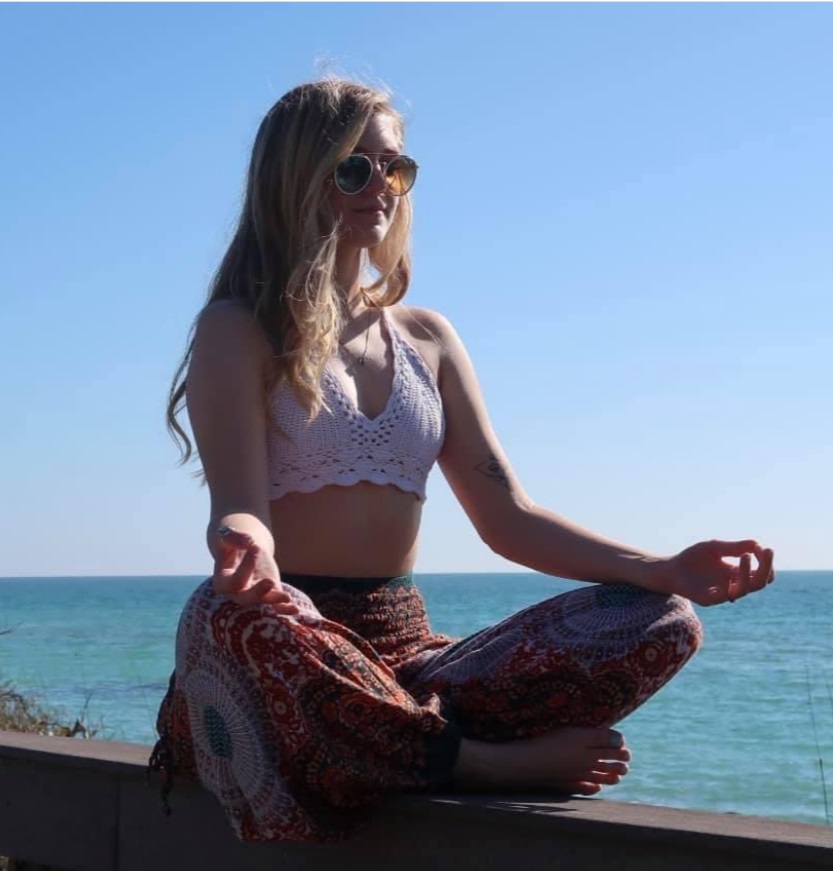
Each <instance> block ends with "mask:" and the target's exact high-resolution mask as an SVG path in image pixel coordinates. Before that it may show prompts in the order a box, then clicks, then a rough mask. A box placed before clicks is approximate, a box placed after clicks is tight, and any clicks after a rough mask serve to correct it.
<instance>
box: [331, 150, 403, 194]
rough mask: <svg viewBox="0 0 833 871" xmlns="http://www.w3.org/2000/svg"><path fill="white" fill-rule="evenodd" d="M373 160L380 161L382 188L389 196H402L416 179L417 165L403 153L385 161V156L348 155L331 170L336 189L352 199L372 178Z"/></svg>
mask: <svg viewBox="0 0 833 871" xmlns="http://www.w3.org/2000/svg"><path fill="white" fill-rule="evenodd" d="M375 157H378V158H380V163H381V167H382V176H383V178H384V180H385V188H386V189H387V192H388V193H389V194H393V195H394V196H395V197H402V196H404V195H405V194H406V193H408V191H409V190H410V189H411V188H412V187H413V186H414V182H415V181H416V176H417V169H419V167H418V166H417V162H416V161H415V160H414V159H413V158H411V157H407V156H406V155H404V154H397V155H394V156H393V157H391V158H390V159H389V160H385V158H386V157H387V155H384V154H379V155H377V154H373V155H371V154H351V155H350V156H349V157H345V158H344V160H342V161H341V162H340V163H338V164H337V166H336V168H335V170H334V171H333V181H334V182H335V186H336V187H337V188H338V189H339V190H340V191H341V193H343V194H346V195H347V196H349V197H351V196H353V195H354V194H360V193H361V192H362V191H363V190H364V189H365V188H366V187H367V186H368V185H369V184H370V179H372V178H373V172H374V170H375V169H376V161H375V160H374V159H373V158H375Z"/></svg>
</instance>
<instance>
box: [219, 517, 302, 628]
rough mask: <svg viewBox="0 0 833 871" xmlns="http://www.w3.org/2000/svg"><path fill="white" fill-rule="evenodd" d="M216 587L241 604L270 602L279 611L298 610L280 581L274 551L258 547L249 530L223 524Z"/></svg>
mask: <svg viewBox="0 0 833 871" xmlns="http://www.w3.org/2000/svg"><path fill="white" fill-rule="evenodd" d="M214 551H215V556H214V574H213V576H212V580H213V581H214V589H215V590H216V591H217V592H218V593H220V594H221V595H223V596H228V598H229V599H231V600H232V601H233V602H236V603H237V604H238V605H271V606H272V607H273V608H274V609H275V611H277V612H278V613H279V614H286V615H289V616H292V615H295V614H298V613H299V612H298V606H297V605H296V604H295V603H294V602H293V601H292V600H291V599H290V597H289V594H288V593H287V592H286V591H285V590H284V589H283V587H282V586H281V582H280V572H279V571H278V566H277V563H276V562H275V558H274V556H273V555H272V554H271V553H267V552H266V551H265V550H263V548H261V547H259V546H258V545H257V544H256V543H255V540H254V539H253V538H252V536H251V535H249V534H248V533H246V532H242V531H241V530H239V529H232V528H231V527H229V526H222V527H220V529H218V530H217V543H216V546H215V548H214Z"/></svg>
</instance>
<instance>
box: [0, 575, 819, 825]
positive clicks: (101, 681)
mask: <svg viewBox="0 0 833 871" xmlns="http://www.w3.org/2000/svg"><path fill="white" fill-rule="evenodd" d="M200 581H201V578H184V577H170V578H165V577H155V578H48V579H47V578H44V579H34V578H28V579H13V578H9V579H0V630H3V629H9V630H11V631H10V632H9V633H8V634H4V635H0V678H3V679H8V680H12V681H14V683H15V684H16V685H17V687H18V688H19V689H21V690H23V691H25V692H32V693H34V694H36V695H37V697H38V698H39V700H41V701H42V702H44V703H47V704H49V705H50V706H57V707H60V708H61V709H63V711H64V712H65V714H66V716H67V717H69V718H74V717H75V716H76V715H77V714H78V713H80V712H81V711H82V709H83V708H84V706H85V704H87V707H88V714H87V719H88V722H90V723H92V724H96V723H100V724H101V725H102V726H103V737H106V738H110V739H112V740H120V741H137V742H141V743H147V744H149V743H151V742H152V741H153V739H154V728H153V723H154V718H155V715H156V708H157V706H158V704H159V701H160V700H161V698H162V695H163V694H164V691H165V688H166V685H167V679H168V676H169V673H170V670H171V668H172V664H173V644H174V634H175V631H176V623H177V619H178V617H179V611H180V609H181V607H182V605H183V603H184V602H185V600H186V598H187V597H188V595H189V593H190V592H191V590H192V589H193V587H194V586H195V585H196V584H197V583H199V582H200ZM418 582H419V584H420V587H421V588H422V590H423V593H424V594H425V599H426V602H427V604H428V610H429V613H430V615H431V619H432V624H433V626H434V628H435V629H436V630H437V631H440V632H447V633H450V634H454V635H466V634H469V633H471V632H474V631H476V630H477V629H480V628H482V627H484V626H487V625H489V624H491V623H494V622H496V621H497V620H499V619H501V618H503V617H505V616H507V615H508V614H510V613H512V612H513V611H516V610H518V609H519V608H522V607H524V606H526V605H529V604H532V603H533V602H536V601H540V600H541V599H543V598H546V597H547V596H550V595H553V594H555V593H558V592H561V591H563V590H567V589H572V588H574V587H575V584H572V583H569V582H566V581H560V580H557V579H553V578H547V577H543V576H541V575H534V574H529V575H517V574H515V575H497V574H492V575H421V576H419V577H418ZM698 612H699V614H700V617H701V619H702V621H703V623H704V625H705V628H706V641H705V645H704V647H703V649H702V650H701V651H700V653H699V654H698V655H697V657H695V659H694V660H693V661H692V662H691V663H690V664H689V665H688V666H686V668H685V669H684V670H683V671H682V672H681V673H680V675H679V676H678V677H677V678H676V679H675V680H674V681H672V682H671V683H670V684H669V685H668V686H667V687H665V688H664V689H663V690H662V691H661V692H660V693H658V694H657V695H656V696H655V697H654V699H652V700H651V701H650V702H648V704H646V705H645V706H644V707H643V708H641V709H640V710H638V711H636V712H635V713H634V714H632V715H631V716H630V717H628V718H627V719H626V720H624V721H623V723H622V724H621V728H622V730H623V731H624V732H625V734H626V736H627V739H628V744H629V746H630V747H631V750H632V751H633V754H634V762H633V765H632V770H631V773H630V774H629V775H628V776H627V777H626V778H625V780H624V781H623V782H622V784H620V785H619V786H617V787H614V788H611V789H608V790H607V791H606V792H605V793H604V795H607V796H608V797H610V798H616V799H618V800H621V801H635V802H648V803H652V804H661V805H667V806H672V807H683V808H686V807H687V808H699V809H703V810H716V811H730V812H737V813H744V814H757V815H761V816H769V817H777V818H781V819H790V820H797V821H801V822H810V823H822V824H823V823H825V807H824V795H823V791H822V779H821V772H820V768H819V758H820V756H821V758H822V760H823V761H824V763H826V766H827V768H826V782H827V791H828V798H829V801H830V813H831V815H833V632H832V631H831V624H833V572H781V573H780V574H779V576H778V581H777V583H776V584H774V585H772V586H771V587H769V588H768V589H767V590H765V591H764V592H762V593H760V594H758V595H756V596H750V597H749V598H746V599H744V600H742V601H740V602H737V603H736V604H734V605H731V606H729V605H724V606H722V607H717V608H711V609H705V608H701V609H698ZM813 719H815V723H816V733H817V735H818V747H817V744H816V737H815V735H814V730H813ZM831 822H833V816H832V817H831Z"/></svg>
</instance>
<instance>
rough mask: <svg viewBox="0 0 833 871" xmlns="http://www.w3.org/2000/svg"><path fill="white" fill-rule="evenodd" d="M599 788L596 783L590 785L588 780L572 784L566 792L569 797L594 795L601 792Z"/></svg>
mask: <svg viewBox="0 0 833 871" xmlns="http://www.w3.org/2000/svg"><path fill="white" fill-rule="evenodd" d="M601 789H602V788H601V786H600V785H599V784H598V783H591V782H590V781H589V780H581V781H579V782H578V783H574V784H572V786H569V787H568V788H567V792H569V793H570V794H571V795H595V794H596V793H597V792H601Z"/></svg>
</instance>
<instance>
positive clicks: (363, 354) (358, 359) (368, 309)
mask: <svg viewBox="0 0 833 871" xmlns="http://www.w3.org/2000/svg"><path fill="white" fill-rule="evenodd" d="M365 305H366V306H367V297H365ZM365 311H366V312H367V326H366V327H365V331H364V350H363V351H362V352H361V354H359V355H358V356H356V354H355V352H354V351H351V350H350V348H348V347H347V345H346V344H345V343H344V342H339V345H341V347H342V348H344V350H345V351H347V353H348V354H350V356H351V357H353V358H354V359H355V360H356V362H357V363H358V364H359V366H364V364H365V363H366V362H367V349H368V348H369V347H370V327H371V324H372V323H373V315H372V313H371V312H372V310H371V307H370V306H367V307H366V308H365Z"/></svg>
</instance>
